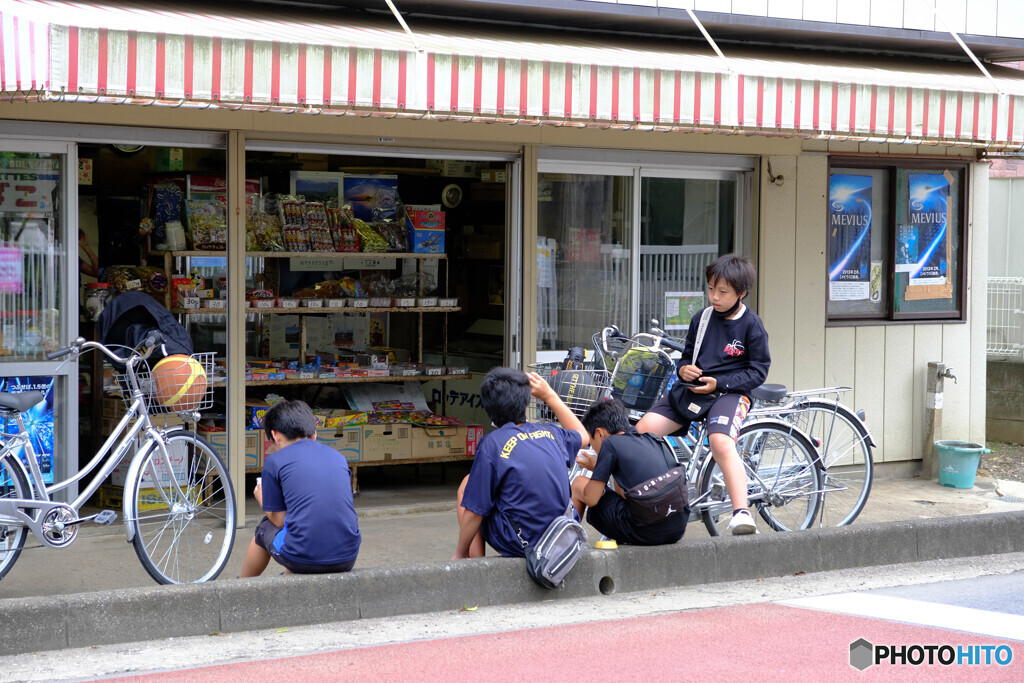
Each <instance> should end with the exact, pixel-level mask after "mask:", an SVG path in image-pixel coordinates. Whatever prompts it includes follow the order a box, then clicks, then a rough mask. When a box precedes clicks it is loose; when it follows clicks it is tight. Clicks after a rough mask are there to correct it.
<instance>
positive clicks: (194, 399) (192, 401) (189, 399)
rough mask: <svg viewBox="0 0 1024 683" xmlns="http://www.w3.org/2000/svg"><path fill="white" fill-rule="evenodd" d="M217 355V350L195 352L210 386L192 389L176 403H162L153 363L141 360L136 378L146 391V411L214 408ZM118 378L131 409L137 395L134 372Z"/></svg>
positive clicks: (158, 413)
mask: <svg viewBox="0 0 1024 683" xmlns="http://www.w3.org/2000/svg"><path fill="white" fill-rule="evenodd" d="M216 355H217V354H216V353H213V352H205V353H193V354H192V358H194V359H195V360H196V361H198V362H199V364H200V365H202V366H203V370H204V371H205V372H206V389H205V390H204V391H201V392H194V393H191V392H190V393H189V394H187V395H185V396H183V397H182V398H181V399H180V400H178V401H177V402H176V403H174V404H173V405H164V404H163V403H161V401H160V398H159V396H158V395H157V393H156V382H155V380H154V379H153V373H152V370H151V369H150V367H149V363H148V362H146V361H143V362H142V363H140V364H139V365H138V366H137V368H136V370H135V378H136V380H137V381H138V385H139V389H140V390H141V391H142V395H143V398H144V399H145V402H146V411H147V412H148V413H149V414H150V415H163V414H167V413H196V412H200V411H203V410H209V409H210V408H212V407H213V385H214V384H215V383H216V381H217V378H216V377H215V375H214V370H215V363H214V357H215V356H216ZM114 380H115V381H116V382H117V388H118V390H119V391H120V392H121V399H122V400H123V401H124V404H125V406H126V407H127V408H128V409H131V406H132V403H133V402H134V401H135V397H134V396H133V395H132V381H131V377H130V375H129V374H128V373H126V372H125V373H121V374H116V375H114Z"/></svg>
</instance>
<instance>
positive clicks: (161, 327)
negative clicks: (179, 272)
mask: <svg viewBox="0 0 1024 683" xmlns="http://www.w3.org/2000/svg"><path fill="white" fill-rule="evenodd" d="M96 325H97V331H98V332H99V337H100V341H101V342H102V343H104V344H120V345H121V346H127V347H129V348H132V349H134V348H138V346H139V345H140V344H142V343H143V341H144V340H145V339H146V337H147V336H148V335H149V333H150V332H152V331H153V330H157V331H159V332H160V333H161V335H162V336H163V338H164V346H166V347H167V355H168V356H173V355H174V354H177V353H180V354H184V355H186V356H189V355H192V351H193V347H192V337H191V336H190V335H189V333H188V331H187V330H186V329H185V328H184V327H182V325H181V323H179V322H178V319H177V318H175V317H174V315H172V314H171V312H170V311H168V310H167V309H166V308H164V307H163V306H161V305H160V303H159V302H158V301H157V300H156V299H154V298H153V297H151V296H150V295H149V294H146V293H145V292H139V291H135V290H130V291H127V292H124V293H123V294H119V295H117V296H116V297H114V298H113V299H111V301H110V303H108V304H107V305H106V307H105V308H104V309H103V312H102V313H100V317H99V320H97V321H96ZM161 358H163V354H161V353H160V350H159V349H157V350H156V351H154V352H153V354H152V355H151V356H150V357H149V363H150V365H156V362H157V361H158V360H160V359H161ZM110 363H111V365H113V366H114V369H115V370H117V371H118V372H124V364H122V363H116V362H114V361H110Z"/></svg>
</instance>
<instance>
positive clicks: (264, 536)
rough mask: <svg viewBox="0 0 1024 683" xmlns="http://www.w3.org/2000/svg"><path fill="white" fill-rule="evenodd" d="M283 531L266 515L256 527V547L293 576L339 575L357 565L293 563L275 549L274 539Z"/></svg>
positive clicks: (349, 563) (345, 563)
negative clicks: (261, 549)
mask: <svg viewBox="0 0 1024 683" xmlns="http://www.w3.org/2000/svg"><path fill="white" fill-rule="evenodd" d="M282 529H283V527H279V526H277V525H276V524H274V523H273V522H271V521H270V519H269V518H268V517H266V516H265V515H264V517H263V519H261V520H260V523H259V525H258V526H257V527H256V536H255V540H256V545H258V546H259V547H261V548H263V549H264V550H266V551H267V552H268V553H270V556H271V557H272V558H274V560H276V561H277V563H278V564H279V565H281V566H282V567H284V568H285V569H287V570H288V571H290V572H291V573H292V574H337V573H341V572H347V571H351V570H352V567H354V566H355V564H356V561H355V560H349V561H348V562H339V563H337V564H302V563H301V562H292V561H291V560H289V559H287V558H284V557H281V556H280V555H279V554H278V553H277V549H276V548H275V547H274V538H275V537H276V536H277V535H278V534H279V533H281V530H282Z"/></svg>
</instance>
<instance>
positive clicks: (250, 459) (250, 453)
mask: <svg viewBox="0 0 1024 683" xmlns="http://www.w3.org/2000/svg"><path fill="white" fill-rule="evenodd" d="M199 436H201V437H203V438H204V439H206V441H207V442H208V443H209V444H210V446H211V447H212V448H213V450H215V451H217V453H218V454H219V455H220V457H221V458H222V459H223V460H224V464H225V465H226V466H227V467H229V468H230V467H231V462H230V460H229V459H228V433H227V432H199ZM262 446H263V430H262V429H248V430H246V432H245V469H246V471H256V470H261V469H263V448H262Z"/></svg>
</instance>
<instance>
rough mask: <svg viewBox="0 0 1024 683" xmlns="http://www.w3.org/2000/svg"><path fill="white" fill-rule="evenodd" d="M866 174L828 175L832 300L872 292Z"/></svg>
mask: <svg viewBox="0 0 1024 683" xmlns="http://www.w3.org/2000/svg"><path fill="white" fill-rule="evenodd" d="M871 185H872V178H871V176H866V175H847V174H841V173H837V174H834V175H832V176H831V177H830V178H829V203H828V250H829V260H828V287H829V290H828V296H829V299H831V300H832V301H848V300H854V299H867V298H869V296H870V295H871V220H872V216H871V190H872V187H871Z"/></svg>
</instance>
